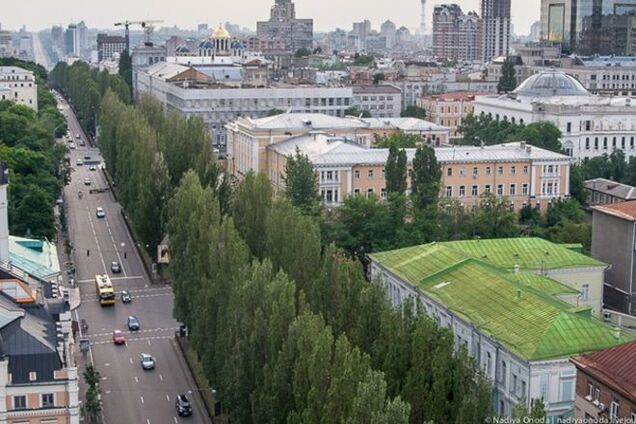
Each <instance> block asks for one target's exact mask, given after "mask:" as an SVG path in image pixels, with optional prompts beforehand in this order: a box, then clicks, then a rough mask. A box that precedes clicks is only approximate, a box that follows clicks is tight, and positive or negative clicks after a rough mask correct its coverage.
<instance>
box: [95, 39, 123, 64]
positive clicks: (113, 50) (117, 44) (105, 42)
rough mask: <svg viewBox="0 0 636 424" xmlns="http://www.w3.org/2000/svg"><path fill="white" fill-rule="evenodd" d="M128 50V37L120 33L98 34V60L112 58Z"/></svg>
mask: <svg viewBox="0 0 636 424" xmlns="http://www.w3.org/2000/svg"><path fill="white" fill-rule="evenodd" d="M124 50H126V38H125V37H122V36H120V35H108V34H97V60H98V61H99V62H102V61H104V60H111V59H112V58H113V57H114V56H115V55H120V54H121V53H122V52H123V51H124Z"/></svg>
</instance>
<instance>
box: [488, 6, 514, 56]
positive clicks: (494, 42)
mask: <svg viewBox="0 0 636 424" xmlns="http://www.w3.org/2000/svg"><path fill="white" fill-rule="evenodd" d="M511 1H512V0H481V19H482V22H483V23H482V51H483V54H482V60H483V61H484V62H490V61H491V60H493V59H494V58H496V57H500V56H507V55H508V53H509V50H510V3H511Z"/></svg>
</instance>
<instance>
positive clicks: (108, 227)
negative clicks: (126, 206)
mask: <svg viewBox="0 0 636 424" xmlns="http://www.w3.org/2000/svg"><path fill="white" fill-rule="evenodd" d="M117 206H119V205H118V204H117ZM106 228H107V229H108V235H110V241H111V242H112V243H113V249H115V253H116V254H117V259H119V266H120V267H121V272H123V273H124V277H126V268H124V263H123V262H122V260H121V255H120V254H119V249H117V243H115V239H114V238H113V233H112V232H111V230H110V224H109V223H108V219H106ZM126 231H127V230H126Z"/></svg>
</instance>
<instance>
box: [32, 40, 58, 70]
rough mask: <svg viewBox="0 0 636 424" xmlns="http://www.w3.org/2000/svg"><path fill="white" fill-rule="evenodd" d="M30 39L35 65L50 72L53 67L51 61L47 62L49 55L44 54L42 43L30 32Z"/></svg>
mask: <svg viewBox="0 0 636 424" xmlns="http://www.w3.org/2000/svg"><path fill="white" fill-rule="evenodd" d="M31 37H32V44H33V56H34V59H35V63H38V64H40V65H42V66H44V69H46V70H47V71H50V70H51V69H53V66H52V65H51V61H50V60H49V55H48V54H46V52H45V51H44V47H43V46H42V41H41V40H40V35H39V34H38V33H37V32H32V33H31Z"/></svg>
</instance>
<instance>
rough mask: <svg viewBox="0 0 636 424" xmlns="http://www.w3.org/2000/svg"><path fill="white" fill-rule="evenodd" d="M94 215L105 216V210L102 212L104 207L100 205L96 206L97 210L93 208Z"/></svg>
mask: <svg viewBox="0 0 636 424" xmlns="http://www.w3.org/2000/svg"><path fill="white" fill-rule="evenodd" d="M95 215H96V216H97V217H98V218H104V217H105V216H106V212H104V208H102V207H101V206H100V207H98V208H97V210H95Z"/></svg>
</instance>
